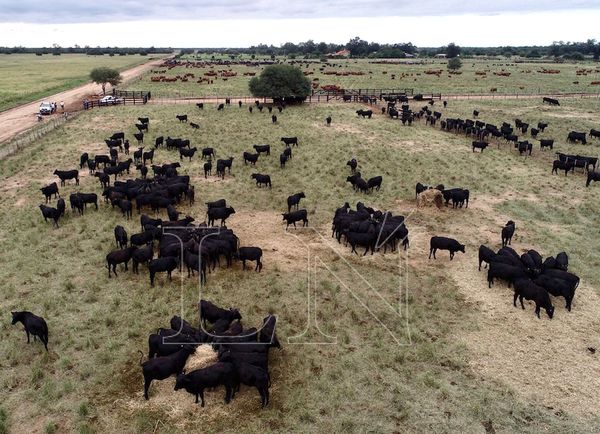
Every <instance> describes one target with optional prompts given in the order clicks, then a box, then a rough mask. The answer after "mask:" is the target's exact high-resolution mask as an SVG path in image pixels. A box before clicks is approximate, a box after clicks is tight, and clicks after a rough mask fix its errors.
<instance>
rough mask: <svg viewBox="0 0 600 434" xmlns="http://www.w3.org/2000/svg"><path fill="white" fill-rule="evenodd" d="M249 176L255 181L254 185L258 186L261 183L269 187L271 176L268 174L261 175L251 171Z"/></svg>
mask: <svg viewBox="0 0 600 434" xmlns="http://www.w3.org/2000/svg"><path fill="white" fill-rule="evenodd" d="M250 178H252V179H254V180H255V181H256V185H257V186H258V187H260V186H261V185H263V184H264V185H265V187H266V186H269V188H271V177H270V176H269V175H263V174H261V173H253V174H252V175H250Z"/></svg>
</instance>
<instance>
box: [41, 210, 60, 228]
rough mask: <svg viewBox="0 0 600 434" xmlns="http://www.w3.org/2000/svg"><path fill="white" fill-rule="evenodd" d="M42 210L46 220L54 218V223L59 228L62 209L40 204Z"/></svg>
mask: <svg viewBox="0 0 600 434" xmlns="http://www.w3.org/2000/svg"><path fill="white" fill-rule="evenodd" d="M40 210H41V211H42V216H43V217H44V221H45V222H48V219H49V218H51V219H52V220H54V225H55V226H56V227H57V228H58V219H59V218H60V211H59V210H57V209H56V208H52V207H49V206H46V205H40Z"/></svg>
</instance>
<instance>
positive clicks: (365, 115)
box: [356, 109, 373, 119]
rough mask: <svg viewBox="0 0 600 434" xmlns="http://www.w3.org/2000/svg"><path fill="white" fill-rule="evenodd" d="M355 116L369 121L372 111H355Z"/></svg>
mask: <svg viewBox="0 0 600 434" xmlns="http://www.w3.org/2000/svg"><path fill="white" fill-rule="evenodd" d="M356 114H357V115H358V116H362V117H363V118H369V119H371V116H373V110H363V109H360V110H356Z"/></svg>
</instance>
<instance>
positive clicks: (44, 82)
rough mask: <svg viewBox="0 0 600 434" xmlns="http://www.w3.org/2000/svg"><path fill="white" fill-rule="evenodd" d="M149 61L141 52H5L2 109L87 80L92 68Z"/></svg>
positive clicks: (0, 69) (0, 61)
mask: <svg viewBox="0 0 600 434" xmlns="http://www.w3.org/2000/svg"><path fill="white" fill-rule="evenodd" d="M147 61H148V56H139V55H137V54H136V55H130V56H114V57H110V56H88V55H85V54H63V55H60V56H53V55H51V54H46V55H43V56H36V55H35V54H10V55H2V56H0V111H2V110H6V109H9V108H12V107H16V106H18V105H20V104H24V103H26V102H30V101H35V100H36V99H38V98H42V97H44V96H45V95H52V94H55V93H58V92H61V91H63V90H66V89H71V88H73V87H76V86H79V85H80V84H83V83H87V82H88V81H89V74H90V71H91V70H92V69H93V68H95V67H98V66H107V67H109V68H115V69H118V70H124V69H128V68H130V67H133V66H136V65H139V64H141V63H145V62H147ZM57 102H58V101H57Z"/></svg>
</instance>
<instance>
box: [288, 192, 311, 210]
mask: <svg viewBox="0 0 600 434" xmlns="http://www.w3.org/2000/svg"><path fill="white" fill-rule="evenodd" d="M305 197H306V196H305V195H304V192H303V191H301V192H300V193H296V194H292V195H291V196H288V198H287V205H288V213H289V212H290V211H291V210H292V207H293V206H295V207H296V209H298V204H299V203H300V199H303V198H305Z"/></svg>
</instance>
